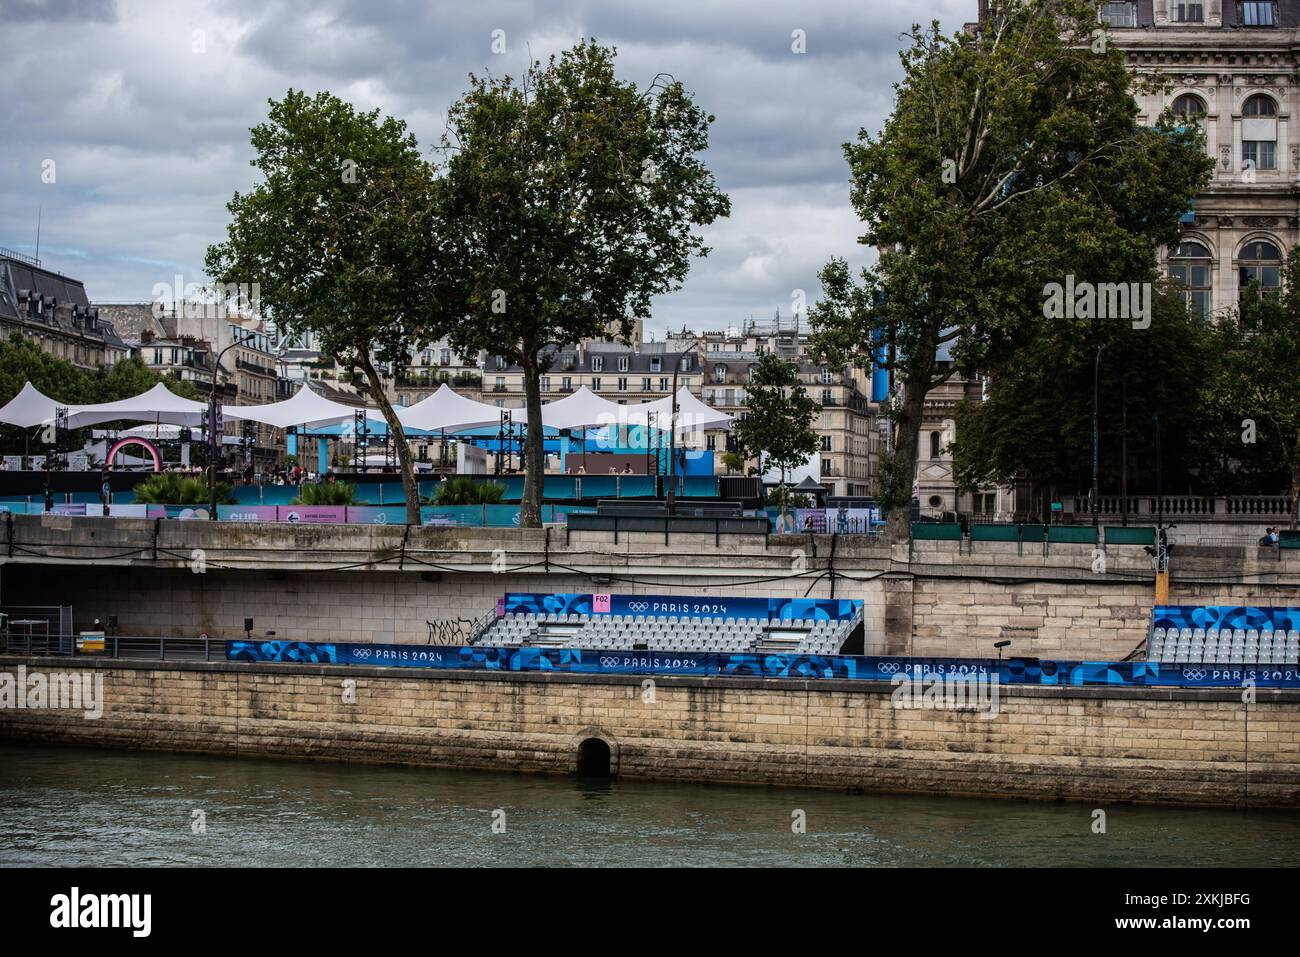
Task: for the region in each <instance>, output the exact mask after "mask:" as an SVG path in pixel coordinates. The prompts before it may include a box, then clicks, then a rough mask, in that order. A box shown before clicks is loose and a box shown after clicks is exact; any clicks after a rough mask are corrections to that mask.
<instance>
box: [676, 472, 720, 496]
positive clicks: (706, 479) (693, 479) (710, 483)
mask: <svg viewBox="0 0 1300 957" xmlns="http://www.w3.org/2000/svg"><path fill="white" fill-rule="evenodd" d="M717 494H718V480H717V478H716V477H715V476H712V475H687V476H686V477H685V479H684V480H683V481H682V495H683V496H684V497H686V498H716V497H717Z"/></svg>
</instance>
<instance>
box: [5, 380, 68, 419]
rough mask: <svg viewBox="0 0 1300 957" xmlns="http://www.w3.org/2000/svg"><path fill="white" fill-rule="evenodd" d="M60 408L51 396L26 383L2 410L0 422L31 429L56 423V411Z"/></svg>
mask: <svg viewBox="0 0 1300 957" xmlns="http://www.w3.org/2000/svg"><path fill="white" fill-rule="evenodd" d="M58 407H59V403H58V402H55V401H54V400H53V399H51V398H50V397H49V396H47V395H45V394H44V393H42V392H41V391H40V390H39V389H37V388H36V386H34V385H32V384H31V383H30V382H24V383H23V387H22V388H21V389H19V390H18V394H17V395H16V396H14V397H13V398H12V399H10V400H9V401H8V402H6V403H5V405H4V408H0V422H3V423H5V424H6V425H17V426H19V427H21V428H24V429H30V428H31V427H32V426H35V425H44V424H45V423H46V422H52V421H54V410H55V409H57V408H58Z"/></svg>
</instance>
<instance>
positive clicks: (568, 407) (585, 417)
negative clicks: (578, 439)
mask: <svg viewBox="0 0 1300 957" xmlns="http://www.w3.org/2000/svg"><path fill="white" fill-rule="evenodd" d="M639 407H640V406H639V405H619V404H618V403H617V402H611V401H610V400H609V399H606V398H603V397H602V396H599V395H597V394H596V393H594V392H592V391H591V390H590V389H588V388H587V387H586V386H585V385H584V386H582V387H580V388H579V389H578V391H577V392H575V393H573V395H566V396H565V397H564V398H563V399H556V400H555V401H554V402H547V403H546V404H545V405H543V406H542V425H545V426H547V427H548V428H552V429H583V428H597V427H600V426H606V425H627V424H629V423H631V424H634V425H635V424H638V423H643V422H644V421H645V418H644V417H642V418H640V419H637V418H636V417H635V414H634V413H633V412H632V410H634V409H637V408H639ZM665 421H666V420H665Z"/></svg>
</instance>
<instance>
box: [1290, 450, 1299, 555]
mask: <svg viewBox="0 0 1300 957" xmlns="http://www.w3.org/2000/svg"><path fill="white" fill-rule="evenodd" d="M1295 438H1296V447H1295V451H1294V452H1293V453H1292V459H1293V460H1294V462H1295V465H1293V466H1292V467H1291V531H1293V532H1294V531H1295V530H1296V529H1297V528H1300V429H1297V430H1296V437H1295Z"/></svg>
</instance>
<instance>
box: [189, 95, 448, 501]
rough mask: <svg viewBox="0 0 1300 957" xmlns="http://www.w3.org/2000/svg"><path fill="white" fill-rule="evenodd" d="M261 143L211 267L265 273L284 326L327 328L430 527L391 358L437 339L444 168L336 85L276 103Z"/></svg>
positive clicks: (249, 275) (229, 278)
mask: <svg viewBox="0 0 1300 957" xmlns="http://www.w3.org/2000/svg"><path fill="white" fill-rule="evenodd" d="M252 144H253V149H254V151H255V153H256V156H255V157H254V159H253V160H252V161H251V164H252V165H253V166H255V167H257V169H258V170H259V171H260V173H261V174H262V181H261V182H260V183H258V184H257V185H256V186H255V187H254V188H253V190H252V191H251V192H249V193H246V194H241V193H236V194H235V197H234V199H232V200H231V201H230V203H229V204H228V207H227V208H228V209H229V210H230V214H231V223H230V229H229V236H228V238H227V240H226V241H225V242H224V243H219V244H217V245H214V246H211V247H210V248H209V249H208V255H207V271H208V273H209V275H210V276H211V277H212V278H213V280H214V281H215V282H217V283H221V284H230V283H234V284H238V283H247V284H252V283H257V284H258V285H259V287H260V290H259V291H260V295H261V302H262V305H263V307H264V308H265V309H266V310H267V311H268V313H269V314H270V316H271V318H273V319H274V320H275V323H276V326H277V328H278V329H280V330H283V331H284V332H286V333H288V334H290V335H300V334H302V333H307V332H311V333H315V334H316V338H317V341H318V342H319V343H320V349H321V351H322V352H323V353H324V354H325V355H327V356H330V357H331V358H333V359H335V360H336V361H338V362H339V363H341V364H342V365H344V366H345V367H346V368H347V369H348V370H349V371H351V372H357V371H359V372H360V373H361V376H360V377H359V378H358V379H357V382H358V385H359V387H360V389H361V390H362V392H363V393H364V394H366V395H367V396H368V397H369V399H370V400H371V401H373V402H374V403H375V404H376V405H377V406H378V407H379V409H380V411H381V412H382V413H383V415H384V420H385V422H387V424H388V429H389V432H390V434H391V435H392V436H393V440H394V442H395V443H396V445H397V454H398V460H399V462H400V464H401V471H402V487H403V489H404V491H405V493H406V519H407V522H409V523H412V524H419V521H420V497H419V491H418V486H417V485H416V481H415V472H414V468H413V466H412V464H411V454H410V449H409V448H408V447H407V444H406V434H405V431H404V430H403V428H402V423H401V422H399V421H398V419H397V415H396V413H395V412H394V410H393V407H392V404H391V403H390V402H389V401H388V397H387V395H386V394H385V392H384V383H383V379H382V378H381V375H380V366H382V365H384V364H391V365H393V366H401V365H405V364H406V362H407V361H408V358H409V355H410V350H411V349H412V348H413V347H414V346H415V345H417V344H418V343H420V342H424V341H428V340H429V339H431V338H432V337H433V336H432V334H431V333H430V329H431V326H432V323H433V321H434V318H435V316H436V309H435V305H436V304H435V302H434V300H433V296H434V292H433V289H434V286H433V279H432V277H433V276H435V275H436V271H437V269H438V262H437V259H436V244H435V243H434V232H435V230H434V226H433V222H434V203H433V189H434V178H435V173H434V168H433V166H432V165H431V164H430V163H428V162H426V161H425V159H424V158H423V157H422V156H421V155H420V151H419V148H418V146H417V145H416V141H415V137H414V136H412V135H411V134H409V133H407V131H406V124H405V123H403V122H402V121H401V120H398V119H394V118H392V117H384V118H382V119H381V118H380V115H379V111H378V110H372V111H370V112H368V113H362V112H358V111H357V110H355V109H354V108H353V107H352V106H351V105H350V104H348V103H345V102H343V101H342V100H340V99H339V98H338V97H336V96H333V95H331V94H329V93H318V94H316V95H315V96H314V97H311V96H308V95H306V94H305V93H302V92H299V91H295V90H290V91H289V92H288V93H287V94H286V95H285V97H284V99H282V100H279V101H276V100H272V101H270V112H269V115H268V117H267V121H266V122H265V123H262V124H260V125H258V126H256V127H254V128H253V130H252Z"/></svg>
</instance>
